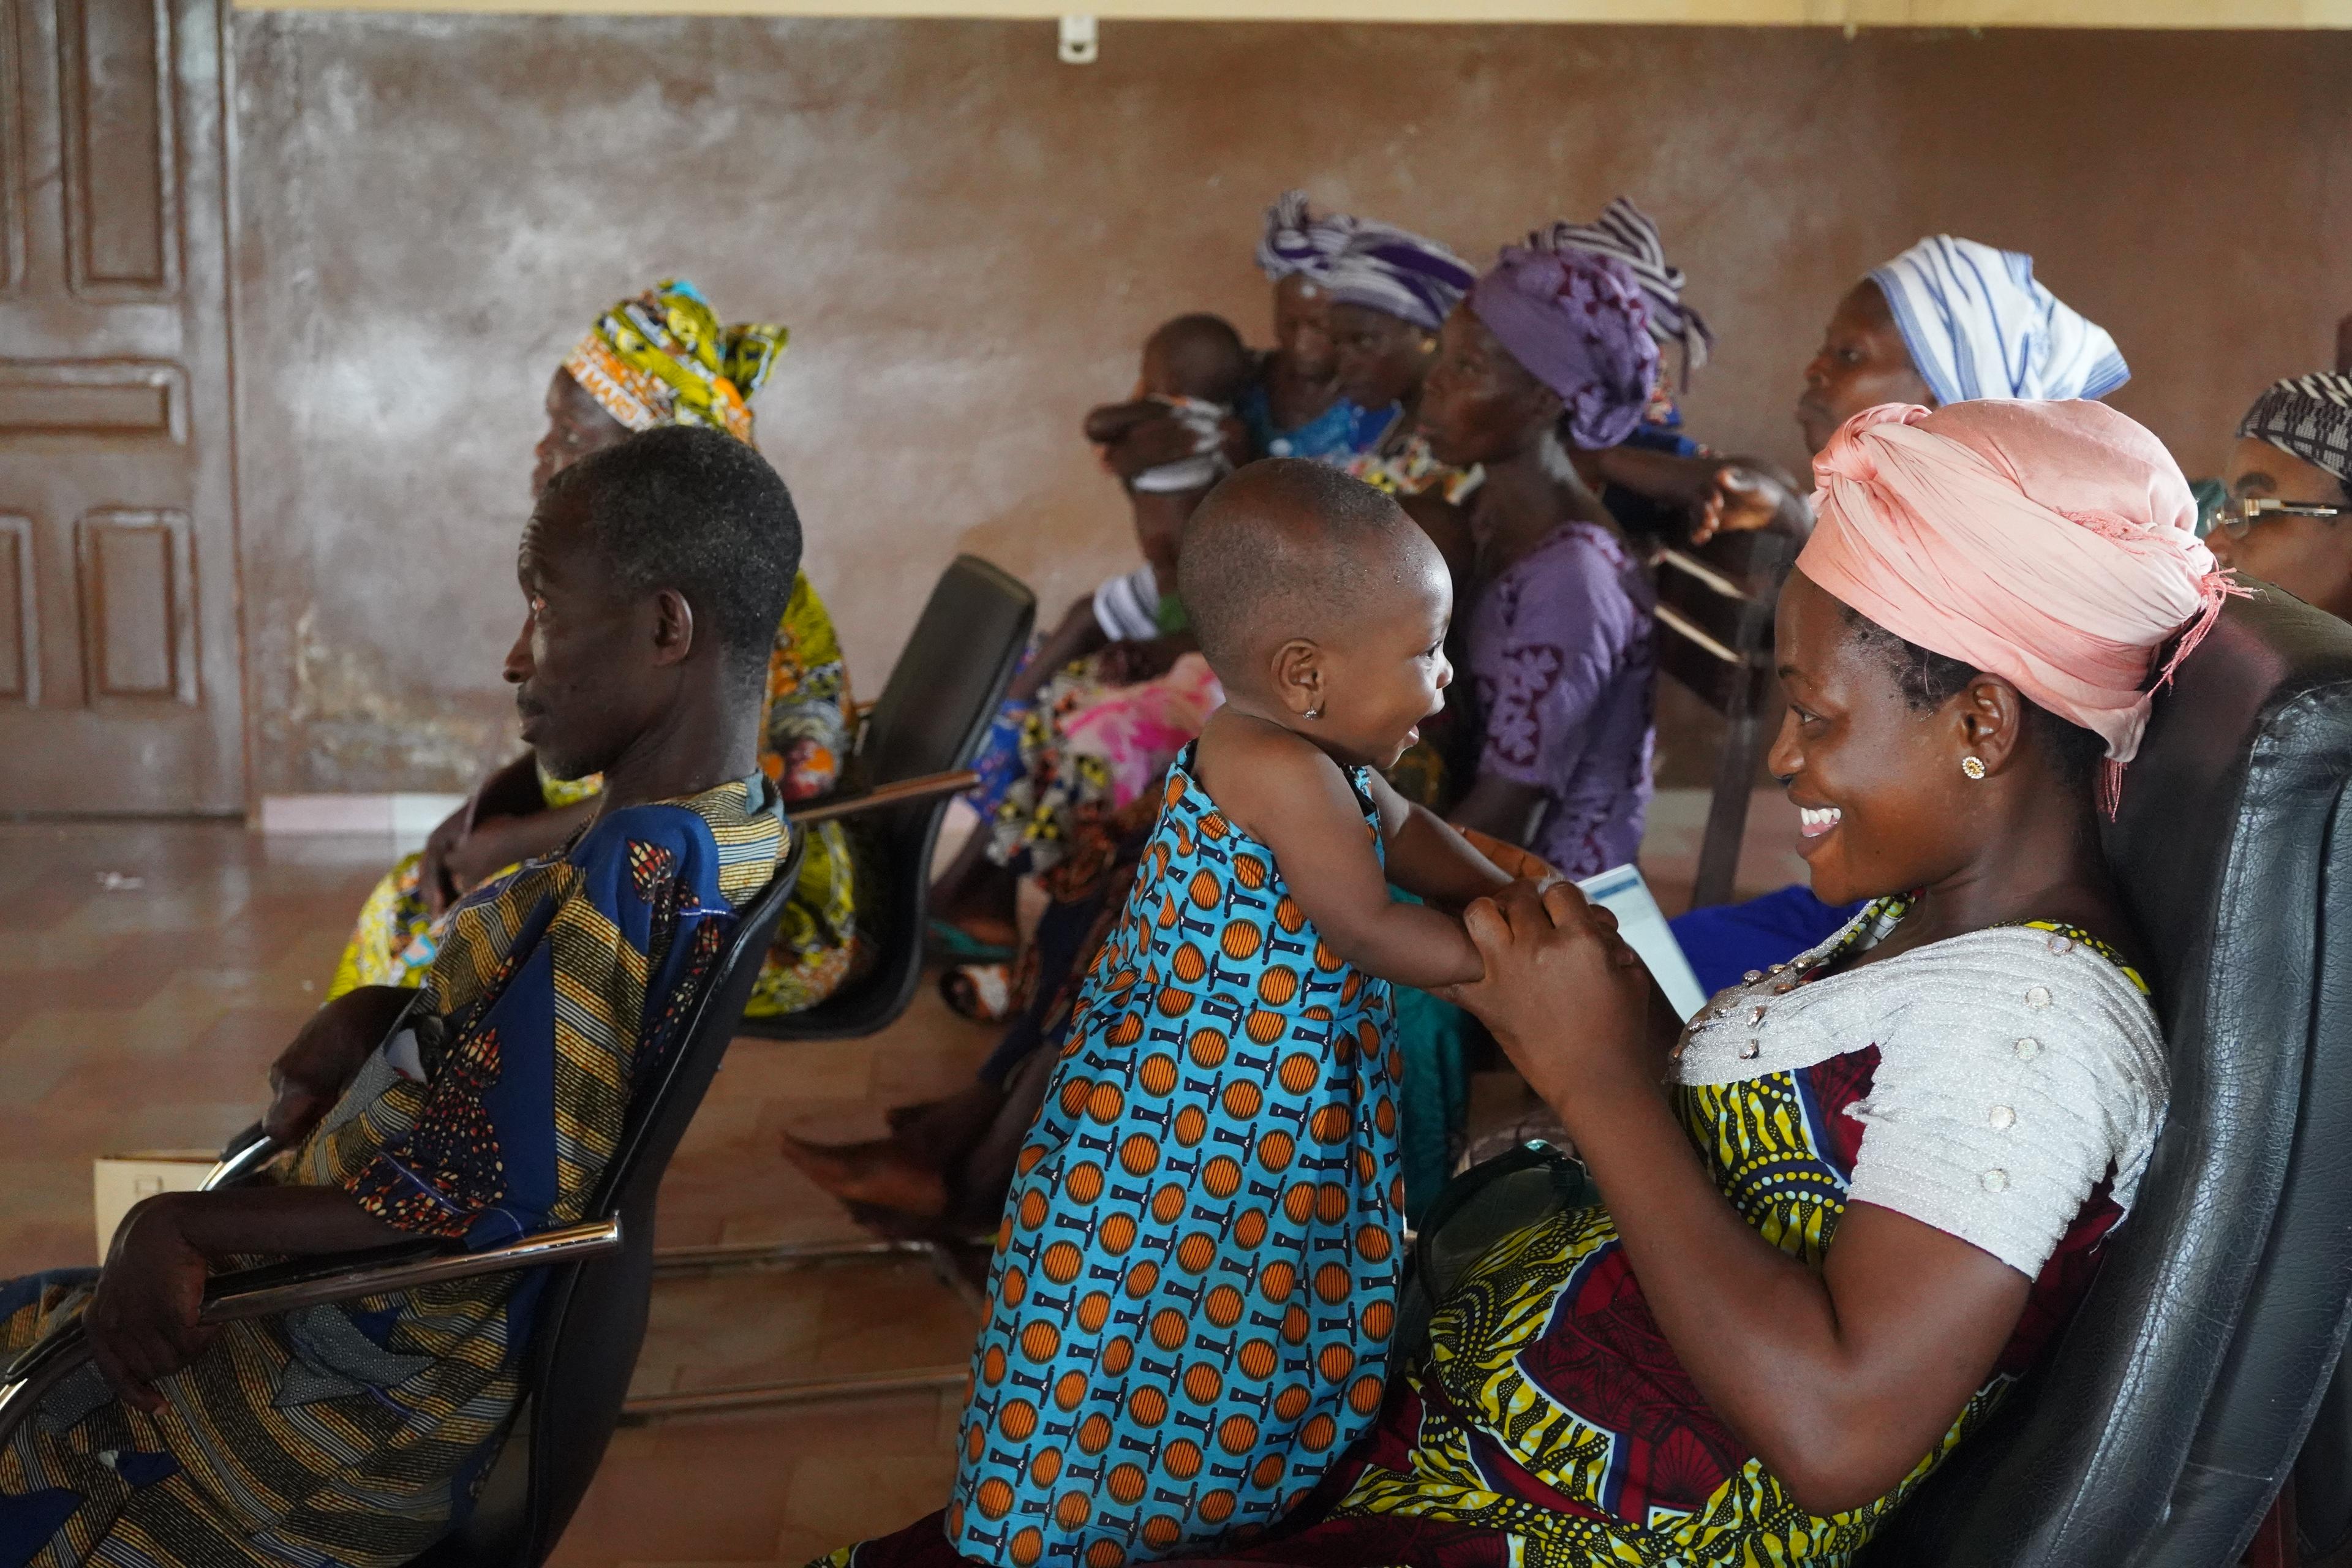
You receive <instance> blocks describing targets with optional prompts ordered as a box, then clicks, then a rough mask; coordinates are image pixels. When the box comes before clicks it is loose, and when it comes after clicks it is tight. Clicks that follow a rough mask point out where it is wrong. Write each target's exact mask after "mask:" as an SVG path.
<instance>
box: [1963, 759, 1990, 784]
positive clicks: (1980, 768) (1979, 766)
mask: <svg viewBox="0 0 2352 1568" xmlns="http://www.w3.org/2000/svg"><path fill="white" fill-rule="evenodd" d="M1960 772H1962V773H1966V774H1968V775H1969V777H1970V778H1972V779H1980V778H1982V777H1984V776H1985V765H1984V759H1983V758H1982V757H1962V758H1961V759H1960Z"/></svg>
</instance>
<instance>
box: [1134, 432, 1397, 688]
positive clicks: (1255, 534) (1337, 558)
mask: <svg viewBox="0 0 2352 1568" xmlns="http://www.w3.org/2000/svg"><path fill="white" fill-rule="evenodd" d="M1436 560H1437V552H1436V549H1435V547H1434V546H1433V545H1432V544H1431V543H1430V542H1429V537H1428V535H1427V534H1425V533H1423V531H1421V528H1420V527H1419V525H1418V524H1416V523H1415V522H1414V521H1412V519H1411V518H1409V517H1407V516H1406V515H1405V514H1404V509H1403V508H1402V507H1400V506H1398V505H1397V503H1396V502H1395V500H1392V499H1391V498H1390V497H1389V496H1386V495H1384V494H1382V493H1381V491H1379V490H1376V489H1373V488H1372V487H1371V486H1370V485H1368V484H1366V483H1364V482H1363V481H1362V480H1361V479H1350V478H1349V476H1348V475H1346V474H1343V473H1341V472H1339V469H1337V468H1326V467H1325V466H1324V465H1322V464H1321V463H1315V462H1309V461H1307V459H1305V458H1265V460H1263V461H1261V462H1255V463H1252V464H1250V465H1249V466H1248V467H1247V468H1242V469H1239V470H1238V471H1236V472H1235V473H1234V474H1233V475H1232V477H1230V478H1228V479H1225V480H1224V482H1223V483H1222V484H1220V485H1218V486H1217V488H1216V489H1213V490H1211V491H1210V492H1209V494H1208V496H1207V498H1206V499H1205V500H1202V502H1201V504H1200V507H1199V508H1198V509H1197V510H1194V512H1193V513H1192V521H1189V522H1187V523H1186V524H1185V525H1184V544H1183V555H1182V564H1181V567H1180V568H1179V571H1178V581H1177V589H1176V592H1177V596H1178V597H1179V598H1181V600H1182V601H1183V603H1184V611H1185V614H1186V615H1187V616H1190V617H1191V619H1192V632H1193V635H1194V636H1195V637H1198V638H1199V639H1200V643H1201V652H1202V654H1203V655H1205V656H1206V657H1207V658H1208V661H1209V664H1210V667H1211V668H1213V669H1214V670H1215V671H1216V672H1217V675H1218V678H1219V679H1221V680H1223V682H1224V683H1225V684H1226V685H1227V686H1228V687H1232V686H1234V685H1236V684H1238V685H1241V686H1243V687H1244V688H1255V686H1256V685H1258V684H1259V683H1260V682H1261V681H1262V679H1263V667H1264V666H1265V656H1267V655H1270V654H1271V653H1272V652H1273V650H1275V649H1276V648H1278V647H1281V646H1282V645H1283V644H1284V643H1285V642H1287V641H1289V640H1290V639H1292V638H1294V637H1306V638H1309V639H1311V640H1314V641H1318V642H1325V641H1329V640H1330V639H1331V638H1332V637H1334V636H1335V635H1337V634H1338V633H1339V632H1340V631H1342V630H1343V629H1344V628H1346V627H1348V626H1350V625H1351V624H1353V623H1358V622H1360V621H1361V620H1362V619H1363V618H1364V617H1365V616H1378V615H1380V614H1381V612H1382V611H1383V610H1384V609H1385V607H1386V606H1388V605H1391V604H1393V603H1394V602H1395V597H1396V595H1398V594H1399V593H1400V592H1401V591H1402V590H1404V589H1405V588H1406V587H1407V586H1408V585H1409V584H1413V583H1417V582H1419V581H1421V580H1422V578H1423V575H1424V574H1425V573H1426V571H1427V570H1428V567H1429V564H1430V563H1432V562H1434V561H1436ZM1440 570H1441V572H1442V570H1443V568H1442V564H1441V566H1440Z"/></svg>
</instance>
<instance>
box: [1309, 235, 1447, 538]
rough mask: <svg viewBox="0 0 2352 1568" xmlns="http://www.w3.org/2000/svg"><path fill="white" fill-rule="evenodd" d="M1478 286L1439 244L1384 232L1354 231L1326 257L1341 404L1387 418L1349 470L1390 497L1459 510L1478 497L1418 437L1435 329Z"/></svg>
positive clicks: (1431, 359) (1433, 359) (1419, 238)
mask: <svg viewBox="0 0 2352 1568" xmlns="http://www.w3.org/2000/svg"><path fill="white" fill-rule="evenodd" d="M1330 279H1331V341H1332V343H1333V345H1334V346H1335V347H1336V348H1337V349H1338V351H1339V395H1341V396H1342V397H1345V398H1347V399H1348V400H1349V402H1351V403H1354V404H1357V405H1360V406H1361V407H1365V408H1377V409H1381V410H1383V411H1384V412H1385V413H1386V414H1387V416H1388V422H1387V425H1386V427H1385V428H1383V429H1382V430H1381V436H1380V439H1379V440H1378V442H1377V443H1375V444H1374V446H1373V447H1372V448H1371V450H1370V451H1368V452H1364V453H1361V454H1360V455H1359V456H1358V457H1357V458H1355V459H1354V460H1353V461H1352V462H1350V463H1349V465H1348V471H1349V473H1351V474H1353V475H1355V476H1356V478H1358V479H1362V480H1364V481H1365V482H1367V483H1369V484H1371V485H1375V486H1378V487H1379V488H1380V489H1384V490H1387V491H1389V492H1390V493H1391V494H1392V495H1399V496H1417V495H1424V494H1433V495H1435V496H1437V497H1439V498H1441V499H1443V500H1446V501H1449V502H1452V503H1454V504H1457V505H1458V504H1459V503H1460V502H1461V501H1463V500H1465V499H1466V498H1467V497H1468V495H1469V493H1470V492H1471V490H1473V489H1476V488H1477V484H1478V476H1477V473H1476V471H1475V469H1472V470H1466V471H1465V470H1464V469H1461V468H1451V467H1449V466H1447V465H1445V464H1444V463H1440V462H1439V461H1438V460H1437V459H1436V458H1434V457H1433V456H1431V454H1430V451H1429V443H1428V442H1427V441H1426V440H1424V439H1423V437H1422V436H1421V433H1420V431H1419V429H1418V428H1417V426H1418V424H1419V420H1420V416H1421V388H1422V382H1423V378H1425V377H1426V376H1427V375H1428V374H1429V367H1430V365H1431V364H1432V363H1433V362H1434V361H1435V359H1436V357H1437V333H1438V330H1439V329H1440V328H1441V327H1443V326H1444V324H1445V318H1446V317H1447V316H1449V315H1451V314H1453V312H1454V306H1456V305H1458V304H1460V303H1461V302H1462V296H1463V295H1464V294H1465V293H1467V292H1469V289H1470V285H1471V284H1472V283H1473V282H1474V281H1475V280H1476V279H1477V274H1476V273H1475V272H1474V271H1472V270H1471V268H1470V264H1469V263H1468V262H1466V261H1465V260H1463V259H1462V258H1460V257H1458V256H1456V255H1454V252H1453V251H1452V250H1450V249H1449V248H1447V247H1445V245H1444V244H1443V243H1442V242H1440V241H1438V240H1434V239H1425V238H1423V237H1422V236H1420V235H1417V234H1412V233H1410V232H1408V231H1407V230H1404V229H1401V228H1393V227H1391V226H1389V225H1387V224H1371V223H1367V224H1364V225H1362V226H1360V227H1359V228H1358V230H1357V232H1356V234H1355V236H1354V237H1353V238H1351V239H1350V240H1349V243H1348V246H1347V248H1345V249H1344V250H1342V251H1340V252H1339V255H1337V256H1336V257H1334V258H1332V260H1331V267H1330Z"/></svg>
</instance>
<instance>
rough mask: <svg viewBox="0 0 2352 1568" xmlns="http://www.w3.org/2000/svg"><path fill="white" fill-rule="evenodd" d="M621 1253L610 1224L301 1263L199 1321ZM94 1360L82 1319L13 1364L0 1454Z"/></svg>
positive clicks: (2, 1410)
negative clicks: (52, 1392) (493, 1242)
mask: <svg viewBox="0 0 2352 1568" xmlns="http://www.w3.org/2000/svg"><path fill="white" fill-rule="evenodd" d="M620 1247H621V1222H620V1221H619V1220H618V1219H603V1220H592V1221H589V1222H587V1223H585V1224H583V1225H572V1226H562V1227H560V1228H558V1229H555V1230H543V1231H541V1232H539V1233H538V1234H537V1235H535V1236H526V1237H520V1238H519V1239H517V1240H514V1241H509V1242H505V1243H503V1244H501V1245H499V1246H497V1247H483V1248H481V1249H480V1250H479V1251H477V1252H464V1251H457V1250H453V1249H452V1248H451V1247H449V1246H448V1245H447V1244H446V1243H440V1242H424V1243H412V1244H406V1245H402V1246H397V1247H376V1248H373V1249H371V1250H369V1251H366V1252H355V1253H343V1254H341V1255H338V1256H335V1257H331V1258H297V1259H295V1260H294V1261H292V1262H290V1263H273V1264H268V1265H265V1266H263V1267H261V1268H244V1269H239V1270H237V1271H236V1272H234V1273H230V1274H222V1275H218V1276H215V1278H214V1279H212V1281H211V1282H210V1283H209V1284H208V1285H207V1286H206V1287H205V1304H204V1309H203V1310H202V1311H201V1312H200V1313H199V1314H198V1318H197V1321H200V1322H205V1323H227V1322H236V1321H241V1320H243V1319H247V1318H265V1317H268V1316H270V1315H271V1314H273V1313H278V1312H290V1311H295V1310H299V1309H301V1308H304V1307H315V1306H319V1305H320V1304H321V1303H324V1302H331V1301H355V1300H360V1299H361V1298H362V1297H366V1296H382V1295H388V1294H392V1293H394V1292H396V1291H402V1290H414V1289H418V1288H419V1287H422V1286H425V1285H436V1284H439V1283H441V1282H442V1281H444V1280H447V1279H472V1278H473V1277H475V1276H476V1275H480V1274H499V1273H504V1272H507V1271H509V1270H510V1269H519V1268H547V1267H550V1266H551V1265H553V1264H558V1263H579V1262H583V1261H585V1260H587V1259H589V1258H601V1257H604V1255H606V1254H607V1253H612V1252H617V1251H619V1250H620ZM88 1360H89V1340H88V1339H87V1338H86V1337H85V1336H84V1334H83V1333H82V1325H81V1319H80V1318H79V1317H78V1316H77V1317H75V1318H73V1319H72V1320H70V1321H67V1322H64V1323H60V1324H58V1327H56V1328H55V1329H52V1330H51V1331H49V1332H47V1334H44V1335H43V1336H42V1337H41V1338H40V1340H39V1341H37V1342H35V1343H34V1344H32V1345H30V1346H27V1347H26V1349H25V1350H24V1352H21V1353H20V1354H19V1355H18V1356H17V1357H16V1360H15V1361H13V1362H11V1363H8V1367H7V1370H6V1371H5V1372H0V1447H5V1446H6V1444H7V1442H8V1439H9V1437H10V1436H13V1435H14V1433H15V1431H16V1426H17V1425H18V1424H19V1423H20V1422H22V1421H23V1420H24V1418H25V1417H26V1415H29V1414H30V1413H31V1412H32V1410H33V1408H34V1407H35V1406H36V1405H38V1404H39V1403H40V1401H41V1396H42V1395H43V1394H46V1393H47V1391H48V1390H49V1389H51V1388H52V1387H54V1386H56V1385H57V1384H58V1382H59V1381H61V1380H62V1379H64V1378H66V1377H67V1376H68V1375H70V1374H71V1373H73V1372H75V1371H76V1370H77V1369H79V1367H80V1366H81V1365H82V1363H84V1362H86V1361H88Z"/></svg>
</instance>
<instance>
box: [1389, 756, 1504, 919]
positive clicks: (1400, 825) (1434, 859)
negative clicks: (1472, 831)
mask: <svg viewBox="0 0 2352 1568" xmlns="http://www.w3.org/2000/svg"><path fill="white" fill-rule="evenodd" d="M1372 800H1373V803H1374V804H1375V805H1378V806H1379V807H1380V808H1381V838H1382V839H1384V840H1385V841H1386V842H1387V845H1388V879H1389V880H1390V881H1391V882H1393V883H1395V884H1396V885H1397V886H1398V887H1400V888H1402V889H1404V890H1405V891H1406V892H1408V893H1411V894H1412V895H1413V896H1414V897H1415V898H1420V899H1426V900H1429V901H1430V902H1431V903H1433V904H1435V905H1436V906H1437V907H1438V908H1440V909H1442V910H1453V911H1455V912H1457V913H1458V912H1459V911H1460V910H1463V909H1464V908H1465V907H1467V906H1468V905H1469V904H1470V903H1471V902H1472V901H1473V900H1478V899H1483V898H1485V897H1486V895H1487V894H1489V893H1492V892H1496V891H1498V890H1500V889H1503V888H1507V887H1508V886H1509V885H1510V882H1511V877H1510V873H1509V872H1507V871H1506V870H1504V869H1503V868H1501V867H1499V866H1497V865H1496V864H1495V862H1494V861H1492V860H1490V859H1488V858H1486V855H1485V854H1484V853H1482V852H1481V851H1480V850H1479V849H1478V848H1477V847H1476V846H1475V845H1473V844H1472V843H1471V842H1470V841H1469V840H1468V839H1467V838H1465V837H1462V835H1460V834H1459V833H1456V832H1455V831H1454V829H1453V828H1452V827H1451V826H1448V825H1447V824H1446V821H1445V819H1444V817H1442V816H1438V815H1437V814H1436V813H1435V812H1433V811H1431V810H1430V809H1429V808H1428V807H1426V806H1422V805H1414V804H1413V803H1412V802H1411V801H1409V800H1407V799H1405V798H1404V797H1403V796H1402V795H1399V794H1397V792H1396V791H1395V790H1394V789H1393V788H1391V787H1390V784H1389V781H1388V780H1386V779H1384V778H1382V777H1381V775H1380V774H1378V773H1374V774H1373V775H1372Z"/></svg>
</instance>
